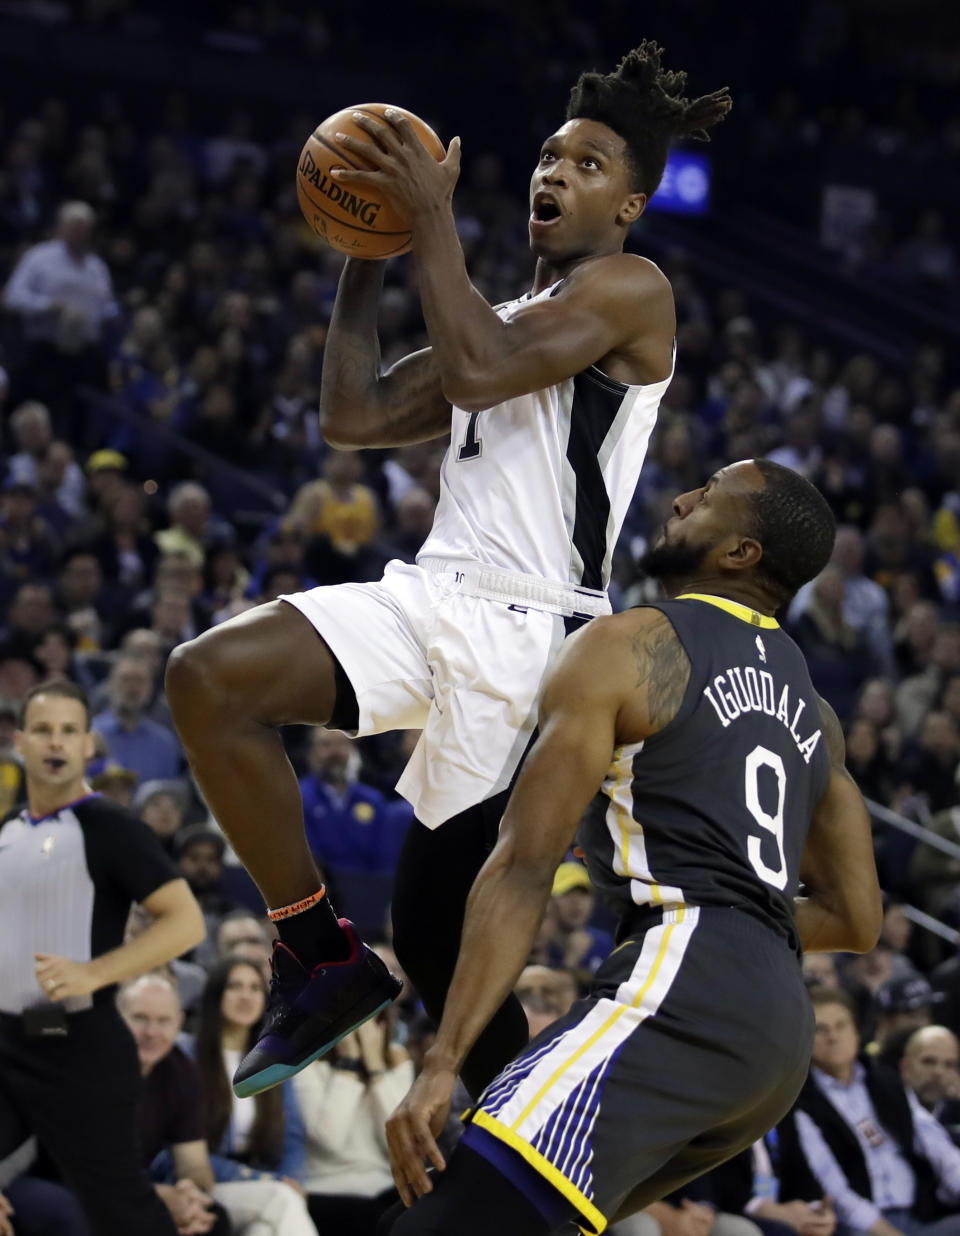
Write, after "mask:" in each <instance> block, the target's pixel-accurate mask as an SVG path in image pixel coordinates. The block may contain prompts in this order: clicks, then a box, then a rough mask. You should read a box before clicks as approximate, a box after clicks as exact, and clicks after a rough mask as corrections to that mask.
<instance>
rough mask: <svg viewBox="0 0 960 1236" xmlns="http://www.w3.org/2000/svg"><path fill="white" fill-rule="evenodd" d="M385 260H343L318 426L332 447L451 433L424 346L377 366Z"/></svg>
mask: <svg viewBox="0 0 960 1236" xmlns="http://www.w3.org/2000/svg"><path fill="white" fill-rule="evenodd" d="M383 273H384V263H383V262H372V261H361V260H358V259H356V258H348V259H347V261H346V264H345V266H344V268H343V273H342V275H341V276H340V286H339V288H338V289H337V300H336V304H335V305H334V309H333V316H332V318H331V320H330V328H329V331H328V333H327V341H326V345H325V348H324V354H323V377H322V381H321V384H320V425H321V428H322V430H323V436H324V438H325V439H326V440H327V441H328V442H329V443H330V445H331V446H336V447H339V448H340V449H342V450H349V449H352V448H359V447H390V446H405V445H408V444H410V443H413V442H426V441H429V440H430V439H431V438H438V437H441V436H442V435H444V434H446V433H449V430H450V404H449V402H448V401H447V400H446V399H445V398H444V395H443V392H442V391H441V389H440V372H439V369H438V367H437V363H436V360H435V358H434V356H433V354H432V351H431V349H430V348H424V349H423V350H422V351H419V352H413V353H411V354H410V355H409V356H405V357H404V358H403V359H402V360H400V361H398V362H397V363H396V364H395V365H392V366H391V367H390V369H389V370H387V371H386V372H382V371H381V366H380V341H379V339H378V338H377V311H378V309H379V305H380V293H381V291H382V289H383Z"/></svg>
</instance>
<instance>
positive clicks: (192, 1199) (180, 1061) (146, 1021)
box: [117, 974, 230, 1236]
mask: <svg viewBox="0 0 960 1236" xmlns="http://www.w3.org/2000/svg"><path fill="white" fill-rule="evenodd" d="M117 1006H118V1008H119V1009H120V1014H121V1016H122V1017H123V1020H124V1021H125V1022H126V1023H127V1028H128V1029H129V1031H130V1033H131V1034H132V1035H133V1041H134V1043H136V1045H137V1057H138V1059H139V1061H140V1073H141V1076H142V1077H143V1079H144V1088H143V1102H142V1104H141V1115H140V1132H141V1137H140V1142H141V1155H142V1158H143V1163H144V1166H145V1167H147V1168H149V1167H150V1166H151V1164H153V1162H154V1160H155V1159H156V1158H157V1156H158V1155H160V1154H161V1153H163V1152H164V1151H166V1152H168V1154H169V1156H170V1159H171V1161H172V1171H171V1173H170V1174H171V1175H172V1182H170V1183H160V1184H155V1185H154V1188H155V1189H156V1191H157V1193H158V1194H159V1196H160V1199H161V1200H162V1201H163V1203H164V1205H165V1206H166V1207H167V1209H168V1210H169V1211H170V1214H171V1217H172V1218H173V1221H174V1222H175V1223H176V1225H177V1229H178V1231H181V1232H182V1231H188V1230H189V1231H195V1232H200V1233H204V1232H209V1233H211V1234H212V1236H226V1234H227V1233H229V1232H230V1224H229V1222H228V1221H226V1216H225V1215H224V1212H223V1210H222V1208H220V1207H217V1206H215V1204H214V1201H213V1198H212V1196H211V1195H212V1192H213V1185H214V1180H213V1169H212V1167H211V1166H210V1154H209V1151H208V1149H207V1143H206V1139H205V1138H204V1130H203V1119H202V1116H201V1110H200V1104H199V1079H198V1078H197V1075H196V1067H195V1066H194V1064H193V1061H192V1060H190V1059H189V1058H188V1057H187V1056H186V1055H185V1054H184V1053H183V1052H182V1051H181V1050H180V1048H179V1047H177V1046H176V1039H177V1035H178V1034H179V1033H180V1031H181V1029H182V1028H183V1013H182V1012H181V1009H180V1001H179V1000H178V999H177V993H176V990H175V989H174V987H173V985H172V984H171V983H170V982H169V981H168V980H167V979H165V978H164V977H162V975H159V974H144V975H142V976H141V977H140V978H138V979H134V980H133V981H132V982H130V983H128V984H125V985H124V986H123V987H122V988H121V989H120V992H119V994H118V996H117Z"/></svg>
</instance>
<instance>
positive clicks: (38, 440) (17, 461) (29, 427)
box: [6, 399, 53, 487]
mask: <svg viewBox="0 0 960 1236" xmlns="http://www.w3.org/2000/svg"><path fill="white" fill-rule="evenodd" d="M10 431H11V433H12V434H13V439H14V445H15V446H16V448H17V449H16V451H15V452H14V453H13V454H12V455H11V456H10V458H9V460H8V462H7V477H6V479H7V480H11V481H22V482H23V483H24V484H25V485H29V486H31V487H36V486H37V485H38V484H39V480H40V476H39V469H40V466H41V463H42V461H43V459H44V458H45V456H46V454H47V451H48V450H49V449H50V444H51V442H52V441H53V425H52V423H51V420H50V411H49V409H48V408H47V407H46V405H45V404H42V403H39V402H38V401H37V400H36V399H28V400H27V401H26V402H25V403H22V404H20V406H19V407H18V408H14V410H13V412H12V413H11V414H10Z"/></svg>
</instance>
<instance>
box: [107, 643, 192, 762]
mask: <svg viewBox="0 0 960 1236" xmlns="http://www.w3.org/2000/svg"><path fill="white" fill-rule="evenodd" d="M153 689H154V685H153V679H152V677H151V674H150V667H149V666H148V665H147V664H146V662H145V661H144V660H143V659H142V658H141V657H135V656H130V655H129V654H124V655H122V656H120V657H118V658H117V660H116V661H115V662H114V666H113V669H112V670H111V671H110V678H109V700H110V706H109V708H107V709H105V710H104V711H103V712H100V713H97V715H96V716H95V717H94V719H93V728H94V729H95V730H96V731H97V732H98V733H99V734H102V735H103V737H104V739H105V740H106V743H107V749H108V751H109V753H110V758H111V759H112V760H116V761H118V762H119V763H121V764H123V766H124V767H125V768H130V769H133V771H134V772H136V773H137V775H138V777H139V778H140V779H141V780H143V781H154V780H171V779H173V778H175V777H176V776H177V774H178V772H179V771H180V748H179V744H178V743H177V740H176V738H175V737H174V735H173V734H172V733H171V731H170V730H168V729H167V728H166V726H163V725H158V724H157V722H156V721H151V720H150V719H149V718H148V717H147V716H146V715H145V713H146V709H147V706H148V705H149V703H150V700H151V698H152V696H153Z"/></svg>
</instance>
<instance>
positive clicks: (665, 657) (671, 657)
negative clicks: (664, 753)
mask: <svg viewBox="0 0 960 1236" xmlns="http://www.w3.org/2000/svg"><path fill="white" fill-rule="evenodd" d="M631 643H632V648H633V655H634V659H635V661H636V669H637V679H636V683H635V684H634V685H635V687H636V688H637V689H638V690H641V691H645V692H646V697H647V714H648V717H649V719H650V724H651V726H652V727H654V729H655V730H661V729H663V727H664V726H665V725H666V724H667V723H668V722H669V721H672V720H673V718H674V717H675V716H676V715H677V710H678V709H679V707H680V704H681V703H682V701H683V696H684V692H685V691H686V689H687V684H688V682H689V681H690V659H689V657H688V656H687V654H686V652H685V651H684V649H683V645H682V644H681V643H680V640H679V639H678V638H677V633H676V631H674V629H673V626H672V625H671V623H670V620H669V619H668V618H667V617H665V616H663V615H661V616H660V618H659V620H658V621H657V622H654V623H652V624H650V625H649V626H645V628H644V630H642V631H638V632H637V634H636V635H634V637H633V640H632V641H631Z"/></svg>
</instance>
